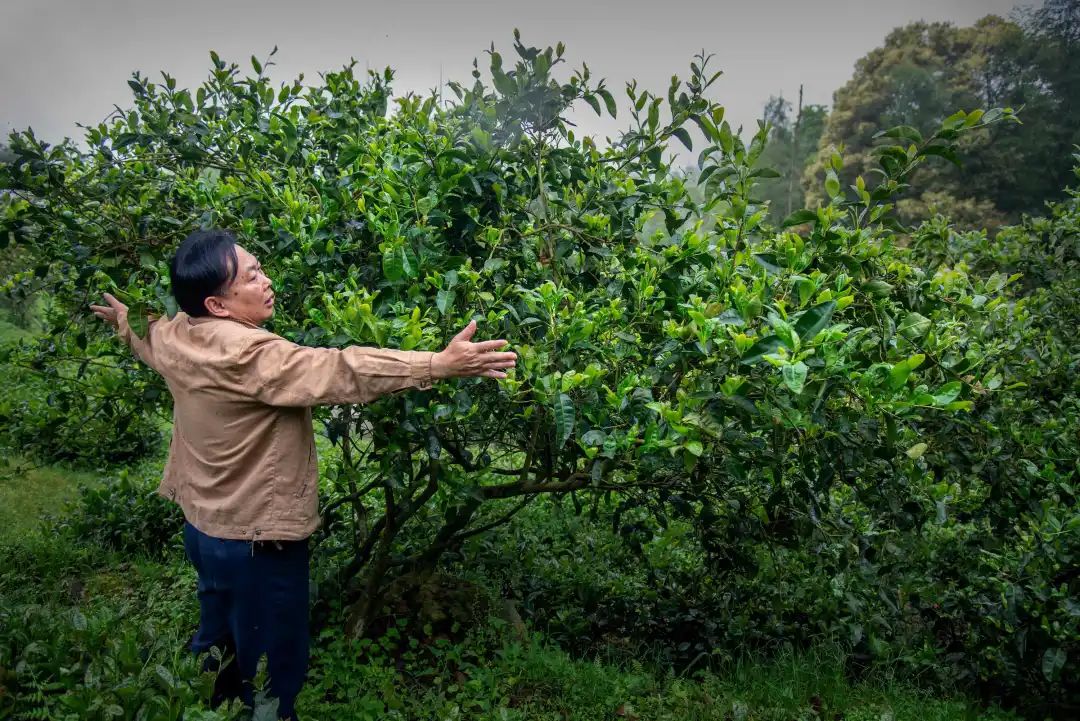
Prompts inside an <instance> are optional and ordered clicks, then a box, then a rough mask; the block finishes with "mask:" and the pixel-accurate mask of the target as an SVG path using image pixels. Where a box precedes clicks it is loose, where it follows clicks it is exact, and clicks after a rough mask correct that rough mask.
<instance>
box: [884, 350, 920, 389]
mask: <svg viewBox="0 0 1080 721" xmlns="http://www.w3.org/2000/svg"><path fill="white" fill-rule="evenodd" d="M924 360H926V356H924V355H923V354H922V353H916V354H915V355H913V356H911V357H910V358H908V359H906V360H902V361H900V362H899V363H897V364H896V365H894V366H893V368H892V370H891V371H889V387H890V388H892V389H893V390H899V389H900V388H902V387H903V386H904V384H905V383H907V379H908V377H909V376H910V375H911V372H912V371H913V370H915V369H916V368H918V367H919V366H921V365H922V362H923V361H924Z"/></svg>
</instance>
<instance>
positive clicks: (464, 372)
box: [431, 320, 517, 379]
mask: <svg viewBox="0 0 1080 721" xmlns="http://www.w3.org/2000/svg"><path fill="white" fill-rule="evenodd" d="M474 333H476V321H475V320H474V321H469V324H468V325H467V326H465V329H464V330H462V331H461V332H460V333H458V334H457V335H456V336H454V338H453V340H451V341H450V344H449V345H447V346H446V349H445V350H442V351H440V352H438V353H436V354H435V355H434V357H432V359H431V377H432V378H435V379H440V378H467V377H473V376H483V377H484V378H505V377H506V373H503V372H502V369H503V368H513V367H514V364H515V363H516V362H517V353H513V352H505V353H497V352H496V349H497V348H502V347H503V346H505V345H506V341H505V340H484V341H480V342H479V343H473V342H472V341H471V338H472V337H473V334H474Z"/></svg>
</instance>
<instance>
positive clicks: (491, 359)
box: [480, 351, 517, 365]
mask: <svg viewBox="0 0 1080 721" xmlns="http://www.w3.org/2000/svg"><path fill="white" fill-rule="evenodd" d="M516 361H517V353H514V352H513V351H509V352H507V353H495V352H492V353H484V354H483V355H481V356H480V362H481V363H483V364H484V365H494V364H496V363H509V364H510V365H513V364H514V363H515V362H516Z"/></svg>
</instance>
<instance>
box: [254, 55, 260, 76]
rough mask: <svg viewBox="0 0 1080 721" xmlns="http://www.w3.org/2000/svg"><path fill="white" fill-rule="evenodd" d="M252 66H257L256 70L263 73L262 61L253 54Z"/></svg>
mask: <svg viewBox="0 0 1080 721" xmlns="http://www.w3.org/2000/svg"><path fill="white" fill-rule="evenodd" d="M251 67H253V68H255V72H256V73H258V74H259V75H262V63H260V62H259V59H258V58H257V57H255V56H254V55H252V56H251Z"/></svg>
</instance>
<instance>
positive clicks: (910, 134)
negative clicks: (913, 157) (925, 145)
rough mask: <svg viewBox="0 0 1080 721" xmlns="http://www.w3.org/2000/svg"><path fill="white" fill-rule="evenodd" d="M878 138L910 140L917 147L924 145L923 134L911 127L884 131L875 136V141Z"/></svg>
mask: <svg viewBox="0 0 1080 721" xmlns="http://www.w3.org/2000/svg"><path fill="white" fill-rule="evenodd" d="M877 138H897V139H898V140H908V141H910V142H912V143H915V144H916V145H922V142H923V136H922V133H920V132H919V131H918V130H916V129H915V128H913V127H911V126H910V125H897V126H896V127H895V128H889V129H888V130H882V131H881V132H879V133H875V134H874V139H875V140H876V139H877Z"/></svg>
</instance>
